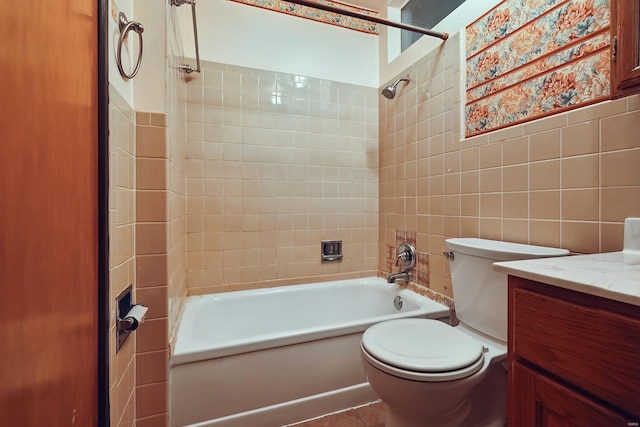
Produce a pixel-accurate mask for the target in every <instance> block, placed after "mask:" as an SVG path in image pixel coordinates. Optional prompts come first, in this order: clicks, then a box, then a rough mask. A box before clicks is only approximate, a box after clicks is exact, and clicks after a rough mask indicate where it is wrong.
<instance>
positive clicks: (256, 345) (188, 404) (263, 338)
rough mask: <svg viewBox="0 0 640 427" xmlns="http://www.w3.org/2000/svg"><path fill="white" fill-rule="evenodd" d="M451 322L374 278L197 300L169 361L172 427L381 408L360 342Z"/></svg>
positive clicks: (263, 426) (444, 313)
mask: <svg viewBox="0 0 640 427" xmlns="http://www.w3.org/2000/svg"><path fill="white" fill-rule="evenodd" d="M396 296H400V297H401V298H402V300H403V307H402V308H401V309H400V310H396V308H395V307H394V298H395V297H396ZM448 316H449V309H448V308H447V307H445V306H444V305H442V304H438V303H436V302H434V301H432V300H430V299H428V298H424V297H422V296H420V295H417V294H415V293H413V292H411V291H408V290H404V289H402V288H400V287H398V286H396V285H392V284H389V283H387V282H386V281H385V280H384V279H380V278H376V277H374V278H366V279H354V280H343V281H336V282H325V283H315V284H306V285H297V286H285V287H279V288H270V289H259V290H251V291H239V292H230V293H225V294H212V295H204V296H197V297H190V298H189V299H188V300H187V303H186V306H185V309H184V314H183V317H182V321H181V324H180V329H179V331H178V337H177V342H176V346H175V350H174V353H173V356H172V357H171V385H170V398H171V425H172V426H174V427H177V426H186V425H190V426H198V427H204V426H225V427H236V426H237V427H252V426H255V427H258V426H259V427H269V426H281V425H284V424H288V423H292V422H295V421H301V420H305V419H309V418H312V417H315V416H319V415H322V414H326V413H329V412H334V411H337V410H340V409H346V408H349V407H352V406H356V405H359V404H364V403H367V402H371V401H374V400H377V397H376V396H375V394H374V393H373V391H372V390H371V389H370V387H369V385H368V383H367V381H366V378H365V374H364V371H363V369H362V366H361V361H360V338H361V336H362V332H364V331H365V329H367V328H368V327H369V326H371V325H373V324H374V323H378V322H381V321H384V320H390V319H396V318H400V317H429V318H445V317H448Z"/></svg>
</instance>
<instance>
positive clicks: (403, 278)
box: [387, 271, 411, 283]
mask: <svg viewBox="0 0 640 427" xmlns="http://www.w3.org/2000/svg"><path fill="white" fill-rule="evenodd" d="M396 280H398V281H400V282H405V283H409V282H410V281H411V271H403V272H402V273H393V274H389V277H387V282H389V283H396Z"/></svg>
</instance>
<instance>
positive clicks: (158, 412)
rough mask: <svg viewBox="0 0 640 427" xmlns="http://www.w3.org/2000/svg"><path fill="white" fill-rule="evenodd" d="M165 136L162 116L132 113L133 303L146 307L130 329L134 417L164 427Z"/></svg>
mask: <svg viewBox="0 0 640 427" xmlns="http://www.w3.org/2000/svg"><path fill="white" fill-rule="evenodd" d="M166 135H167V128H166V116H165V115H164V114H150V113H142V112H137V113H136V267H137V268H136V283H137V286H136V302H138V303H141V304H144V305H145V306H147V307H149V311H148V312H147V316H146V318H145V321H144V322H143V323H142V324H141V325H140V326H139V328H138V329H137V330H136V332H135V338H136V372H135V378H136V419H137V422H148V421H149V419H153V420H155V421H156V424H155V425H158V426H162V425H167V422H166V420H167V419H168V403H167V402H168V398H167V396H168V394H167V390H168V379H169V356H170V351H169V332H168V331H169V298H168V294H169V269H168V253H169V244H168V240H169V238H168V236H169V233H168V229H169V208H168V203H169V191H168V178H167V177H168V173H167V169H168V168H169V163H170V161H169V159H168V153H169V150H168V149H167V145H168V144H167V137H166ZM162 389H164V390H165V393H164V394H161V393H160V390H162ZM161 420H165V421H164V423H162V422H161Z"/></svg>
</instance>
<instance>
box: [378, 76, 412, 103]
mask: <svg viewBox="0 0 640 427" xmlns="http://www.w3.org/2000/svg"><path fill="white" fill-rule="evenodd" d="M410 81H411V75H409V74H407V77H404V78H399V79H398V80H396V81H395V82H393V84H390V85H389V86H387V87H385V88H384V89H382V96H384V97H385V98H387V99H393V98H395V96H396V87H397V86H398V84H399V83H400V82H407V83H409V82H410Z"/></svg>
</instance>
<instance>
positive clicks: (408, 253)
mask: <svg viewBox="0 0 640 427" xmlns="http://www.w3.org/2000/svg"><path fill="white" fill-rule="evenodd" d="M397 254H398V256H397V257H396V265H397V266H399V267H401V268H402V273H395V274H394V273H392V274H389V277H387V282H389V283H396V281H400V282H404V283H409V282H410V281H411V269H412V268H413V267H415V265H416V249H415V248H414V247H413V245H412V244H411V243H409V242H402V243H401V244H400V246H398V252H397Z"/></svg>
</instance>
